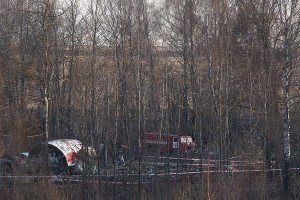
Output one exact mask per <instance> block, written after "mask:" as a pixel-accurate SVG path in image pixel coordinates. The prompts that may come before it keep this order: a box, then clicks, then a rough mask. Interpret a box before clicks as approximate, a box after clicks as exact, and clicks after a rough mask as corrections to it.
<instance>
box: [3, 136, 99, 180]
mask: <svg viewBox="0 0 300 200" xmlns="http://www.w3.org/2000/svg"><path fill="white" fill-rule="evenodd" d="M44 153H45V146H44V145H37V146H35V147H34V148H33V149H32V150H31V151H29V152H24V153H21V154H18V155H10V154H3V155H2V156H0V177H1V179H0V183H2V184H3V183H6V184H9V183H12V182H13V181H12V179H14V180H16V177H21V178H22V179H20V180H22V181H19V180H18V181H17V182H20V183H23V182H24V181H23V180H24V177H26V176H29V177H30V176H32V175H42V174H44V172H45V169H46V168H47V167H48V169H49V168H50V169H51V174H52V175H80V174H82V172H83V161H84V162H85V163H86V166H88V170H89V172H90V173H96V169H97V167H96V162H94V161H95V158H96V151H95V149H94V148H92V147H88V146H84V145H83V144H82V143H81V142H80V141H79V140H75V139H58V140H52V141H49V142H48V162H45V159H44V155H45V154H44ZM32 181H33V180H32V179H30V180H26V181H25V182H32Z"/></svg>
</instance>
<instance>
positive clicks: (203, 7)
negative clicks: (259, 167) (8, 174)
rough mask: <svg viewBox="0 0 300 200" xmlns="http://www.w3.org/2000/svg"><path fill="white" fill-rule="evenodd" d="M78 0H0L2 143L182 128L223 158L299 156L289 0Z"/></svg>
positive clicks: (92, 140)
mask: <svg viewBox="0 0 300 200" xmlns="http://www.w3.org/2000/svg"><path fill="white" fill-rule="evenodd" d="M80 2H81V1H79V0H67V1H58V0H6V1H0V16H1V17H0V63H1V64H0V92H1V99H0V110H1V116H0V119H1V126H0V130H1V137H2V140H1V141H2V143H1V145H2V148H3V149H5V150H8V151H17V152H20V151H23V150H24V149H28V148H29V147H30V146H32V145H34V144H36V143H40V142H42V143H45V144H46V143H47V141H48V140H49V139H57V138H78V139H81V140H82V141H85V142H87V143H89V144H90V145H93V146H97V145H98V143H99V142H101V143H106V144H108V143H110V142H112V143H113V144H115V149H114V151H115V153H116V148H117V147H116V146H117V145H116V144H126V145H128V147H129V149H130V150H131V151H134V149H135V148H136V147H140V146H141V145H140V141H141V138H142V137H143V133H145V132H164V133H173V132H177V133H178V132H180V133H184V134H188V135H191V136H193V138H194V140H195V141H196V143H197V146H198V147H199V148H200V149H204V148H206V149H207V150H208V151H213V152H215V153H217V155H218V158H219V159H220V161H221V160H226V159H228V158H229V157H231V156H237V155H241V154H242V153H247V154H249V155H251V156H254V157H255V158H260V159H263V160H264V161H265V163H266V167H267V165H268V162H269V161H270V159H271V157H272V159H276V160H277V161H278V163H280V162H282V163H284V165H283V168H284V169H287V168H288V166H289V162H290V159H291V158H292V159H294V158H295V157H297V156H298V157H299V155H298V154H299V153H298V152H299V145H298V143H299V133H298V132H299V129H300V126H299V125H298V124H299V123H298V120H299V112H298V111H299V109H300V106H299V96H298V95H299V66H298V65H299V64H298V63H299V45H300V44H299V42H300V41H299V38H300V37H299V27H300V26H299V25H300V15H299V11H300V10H299V9H300V5H299V2H298V1H297V0H294V1H292V0H291V1H288V0H281V1H278V0H251V1H243V0H204V1H203V0H202V1H199V0H165V1H164V2H163V3H162V4H161V5H159V6H155V5H153V4H149V3H148V2H147V1H145V0H89V1H86V3H85V4H82V3H80ZM16 147H17V148H16ZM274 155H275V156H274ZM225 166H226V165H225V164H223V163H222V162H220V167H221V169H225ZM286 171H287V170H286ZM285 175H286V176H288V173H287V172H286V173H285Z"/></svg>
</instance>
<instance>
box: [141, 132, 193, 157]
mask: <svg viewBox="0 0 300 200" xmlns="http://www.w3.org/2000/svg"><path fill="white" fill-rule="evenodd" d="M142 144H143V148H144V149H149V148H153V149H156V148H158V147H159V149H160V153H167V152H169V153H172V152H173V151H174V150H177V149H178V150H181V151H187V150H190V149H191V150H193V149H195V143H194V142H193V140H192V137H191V136H187V135H179V134H160V133H145V136H144V140H143V143H142Z"/></svg>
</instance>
